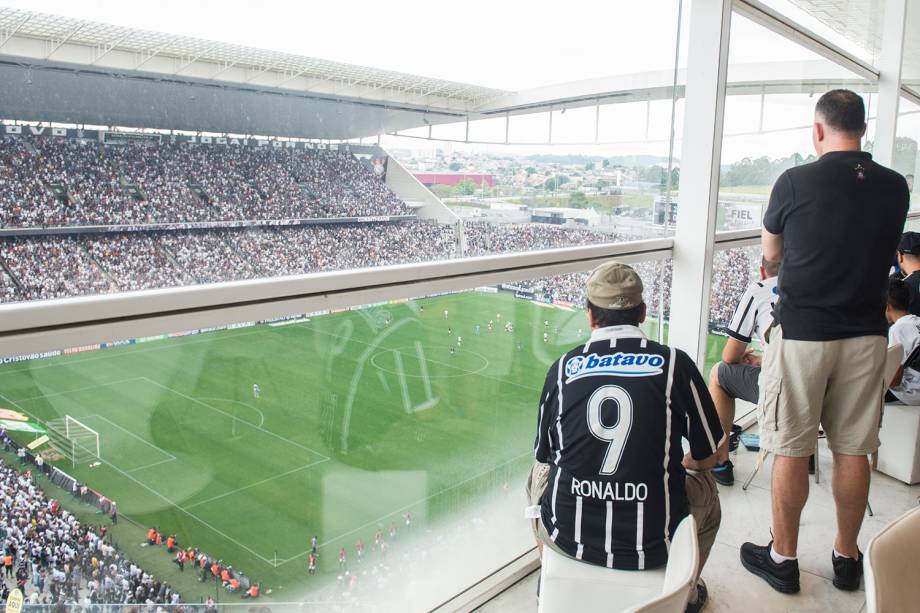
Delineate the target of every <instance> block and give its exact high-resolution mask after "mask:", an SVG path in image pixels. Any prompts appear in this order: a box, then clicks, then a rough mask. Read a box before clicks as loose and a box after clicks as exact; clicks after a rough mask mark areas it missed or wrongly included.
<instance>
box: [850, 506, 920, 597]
mask: <svg viewBox="0 0 920 613" xmlns="http://www.w3.org/2000/svg"><path fill="white" fill-rule="evenodd" d="M918 551H920V507H917V508H916V509H912V510H910V511H908V512H907V513H905V514H904V515H902V516H901V517H899V518H897V519H896V520H894V521H893V522H891V523H890V524H888V525H887V526H885V527H884V528H882V531H881V532H879V533H878V534H876V535H875V536H874V537H873V538H872V540H871V541H869V546H868V547H866V553H865V558H864V559H863V562H864V565H863V566H864V571H865V581H866V613H889V612H891V611H898V612H899V611H916V610H917V603H920V581H917V567H916V566H915V565H914V560H915V559H916V557H917V552H918Z"/></svg>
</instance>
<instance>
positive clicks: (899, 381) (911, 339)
mask: <svg viewBox="0 0 920 613" xmlns="http://www.w3.org/2000/svg"><path fill="white" fill-rule="evenodd" d="M909 308H910V290H909V289H908V288H907V285H906V284H905V283H904V281H901V280H899V279H892V280H891V281H890V282H889V285H888V305H887V307H886V308H885V317H887V319H888V322H889V323H890V324H891V328H889V330H888V342H889V344H890V345H895V344H897V345H901V347H902V348H903V353H902V356H901V364H900V366H898V371H897V372H896V373H895V375H894V378H893V379H892V380H891V382H890V388H889V390H888V391H887V392H886V393H885V402H897V403H901V404H910V405H920V317H917V316H916V315H913V314H911V313H910V312H908V309H909Z"/></svg>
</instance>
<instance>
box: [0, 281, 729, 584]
mask: <svg viewBox="0 0 920 613" xmlns="http://www.w3.org/2000/svg"><path fill="white" fill-rule="evenodd" d="M445 310H446V311H447V316H446V317H445V314H444V312H445ZM490 320H492V321H493V330H492V331H489V329H488V323H489V321H490ZM509 321H510V322H512V323H513V325H514V330H513V332H507V331H506V330H505V324H506V322H509ZM547 321H548V322H549V325H548V326H547V325H546V323H545V322H547ZM653 325H654V324H649V326H648V328H649V330H651V329H652V327H653ZM477 326H478V331H477ZM448 329H450V332H448ZM544 331H547V334H548V342H544V340H543V334H544ZM458 336H459V337H462V342H458V338H457V337H458ZM586 336H587V321H586V318H585V315H584V313H583V312H582V311H576V310H569V309H564V308H560V307H550V306H546V305H539V304H536V303H534V302H531V301H527V300H521V299H516V298H514V297H513V296H511V295H510V294H504V293H502V294H494V293H484V292H479V291H477V292H467V293H462V294H452V295H447V296H440V297H435V298H426V299H421V300H413V301H409V302H401V303H396V304H385V305H377V306H371V307H366V308H362V309H358V310H353V311H345V312H340V313H333V314H327V315H319V316H313V317H310V318H309V319H308V320H306V321H298V322H294V323H287V325H270V324H259V325H256V326H251V327H246V328H237V329H233V330H224V331H217V332H209V333H205V334H197V335H189V336H182V337H176V338H169V339H164V340H158V341H152V342H147V343H139V344H135V345H130V346H125V347H119V348H112V349H106V350H102V351H96V352H88V353H79V354H73V355H68V356H62V357H56V358H48V359H43V360H35V361H31V362H19V363H14V364H7V365H3V366H0V406H6V407H8V408H11V409H18V410H21V411H24V412H26V413H28V414H29V415H31V416H33V417H35V418H38V419H40V420H41V421H44V422H47V421H51V420H54V419H57V418H60V417H63V416H64V415H70V416H72V417H74V418H76V419H78V420H79V421H80V422H82V423H83V424H85V425H86V426H88V427H89V428H92V429H93V430H95V431H97V432H98V433H99V440H100V449H101V453H100V456H101V457H100V460H101V463H100V464H99V465H97V466H91V464H90V463H81V464H77V465H76V466H75V467H74V466H71V465H70V463H69V462H64V461H62V462H59V465H60V467H61V468H62V469H63V470H65V471H66V472H69V473H71V474H73V475H74V476H75V477H76V478H77V479H79V480H81V481H85V482H86V483H88V484H89V485H90V486H91V487H93V488H94V489H96V490H98V491H99V492H101V493H102V494H104V495H106V496H107V497H109V498H112V499H114V500H116V501H117V502H118V505H119V510H120V512H121V513H122V514H123V515H126V516H129V517H130V518H131V519H132V520H133V521H135V522H137V523H138V524H140V525H142V526H157V527H159V529H160V530H161V531H163V532H164V533H173V534H176V535H177V536H178V539H179V541H180V542H181V543H183V544H189V545H193V546H197V547H199V548H201V549H202V550H204V551H206V552H208V553H209V554H210V555H213V556H216V557H220V558H222V559H223V560H225V561H226V562H227V563H230V564H232V565H233V566H234V567H235V568H239V569H240V570H242V571H243V572H245V573H246V574H248V575H249V576H250V577H253V578H254V579H257V580H261V581H263V582H264V584H265V585H266V587H275V588H276V593H277V594H278V596H282V597H283V595H284V594H286V593H287V594H291V595H293V594H294V590H295V589H296V590H297V591H300V590H301V589H303V586H304V585H306V584H308V583H309V582H308V578H307V577H306V572H305V569H306V558H307V553H308V550H309V541H310V537H311V536H312V535H314V534H316V535H317V536H318V538H319V542H320V574H321V575H322V574H324V573H325V574H328V573H329V572H330V571H332V570H334V569H337V567H338V565H337V562H336V553H337V552H338V550H339V548H340V547H345V548H346V550H348V553H349V556H350V557H351V556H353V555H354V545H355V542H356V541H357V540H358V539H361V540H363V541H364V542H365V543H366V544H367V546H368V550H370V549H371V545H372V543H373V539H374V533H375V532H376V531H377V529H378V528H383V529H384V531H386V528H387V527H388V526H389V524H390V523H391V522H395V523H396V525H398V526H399V528H400V530H404V526H405V520H404V516H405V514H406V513H407V512H408V513H411V514H412V530H413V531H418V530H419V528H417V527H420V529H421V530H425V529H426V526H427V527H431V526H435V525H437V524H438V523H439V522H446V521H450V519H451V517H455V516H456V517H460V516H462V515H463V514H464V510H465V509H468V506H469V505H476V504H477V501H479V500H481V498H482V497H483V496H487V495H489V494H490V493H491V492H494V491H495V490H496V489H498V488H502V487H508V484H509V483H510V486H511V487H513V488H514V489H515V490H517V489H519V488H520V487H521V486H522V480H523V478H524V476H525V474H526V471H527V468H528V467H529V465H530V462H531V457H532V455H531V454H532V450H531V449H532V444H533V436H534V428H535V425H536V406H537V401H538V396H539V393H540V389H541V386H542V383H543V378H544V375H545V372H546V368H547V366H548V365H549V364H550V363H551V362H552V361H553V360H554V359H555V358H557V357H558V356H559V355H560V354H561V353H562V352H563V351H565V350H567V349H569V348H571V347H572V346H573V345H575V344H577V343H578V342H579V341H582V342H583V340H584V338H586ZM722 342H723V340H722V338H720V337H718V336H712V337H711V338H710V342H709V344H710V347H709V360H708V361H709V363H712V362H713V361H714V360H715V359H716V357H717V355H718V352H719V351H720V350H721V345H722ZM452 347H453V349H454V350H453V352H452V351H451V348H452ZM254 384H257V385H258V386H259V388H260V392H259V394H258V397H256V394H254V390H253V385H254ZM165 555H166V554H165V553H164V556H165ZM278 588H281V589H280V590H279V589H278Z"/></svg>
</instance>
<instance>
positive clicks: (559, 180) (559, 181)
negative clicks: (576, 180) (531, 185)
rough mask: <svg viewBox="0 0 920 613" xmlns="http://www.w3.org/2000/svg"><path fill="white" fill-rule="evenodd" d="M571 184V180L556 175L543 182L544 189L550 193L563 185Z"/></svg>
mask: <svg viewBox="0 0 920 613" xmlns="http://www.w3.org/2000/svg"><path fill="white" fill-rule="evenodd" d="M568 182H569V178H568V177H567V176H565V175H556V176H555V177H550V178H549V179H547V180H546V181H544V182H543V189H547V190H550V191H556V190H557V189H559V188H560V187H562V186H563V185H565V184H566V183H568Z"/></svg>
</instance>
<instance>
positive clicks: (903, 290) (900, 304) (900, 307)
mask: <svg viewBox="0 0 920 613" xmlns="http://www.w3.org/2000/svg"><path fill="white" fill-rule="evenodd" d="M909 306H910V290H908V289H907V284H906V283H904V281H901V280H900V279H891V280H890V281H889V282H888V304H887V305H886V307H885V317H886V318H887V319H888V323H894V322H895V321H897V320H898V319H899V318H900V317H901V316H903V315H904V314H906V313H907V310H908V307H909Z"/></svg>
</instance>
